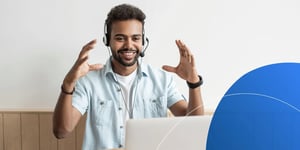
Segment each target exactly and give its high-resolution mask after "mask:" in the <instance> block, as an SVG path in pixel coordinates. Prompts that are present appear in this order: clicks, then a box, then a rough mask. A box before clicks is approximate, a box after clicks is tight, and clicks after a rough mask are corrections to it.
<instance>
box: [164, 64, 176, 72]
mask: <svg viewBox="0 0 300 150" xmlns="http://www.w3.org/2000/svg"><path fill="white" fill-rule="evenodd" d="M162 68H163V69H164V70H166V71H168V72H174V73H175V72H176V68H175V67H171V66H168V65H164V66H162Z"/></svg>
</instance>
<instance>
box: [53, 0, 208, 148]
mask: <svg viewBox="0 0 300 150" xmlns="http://www.w3.org/2000/svg"><path fill="white" fill-rule="evenodd" d="M145 18H146V16H145V14H144V13H143V12H142V11H141V10H140V9H139V8H137V7H135V6H132V5H129V4H121V5H118V6H115V7H114V8H112V9H111V11H110V12H109V13H108V15H107V19H106V21H105V36H104V39H103V41H104V44H105V45H106V46H108V47H109V48H110V51H111V54H112V55H111V56H110V57H109V59H108V60H107V62H106V64H104V65H102V64H93V65H91V64H88V53H89V52H90V51H91V50H92V49H93V47H94V46H95V44H96V40H92V41H90V42H89V43H87V44H86V45H85V46H84V47H83V48H82V50H81V52H80V54H79V57H78V59H77V61H76V62H75V64H74V65H73V67H72V68H71V70H70V71H69V72H68V73H67V75H66V76H65V79H64V81H63V83H62V85H61V93H60V96H59V98H58V101H57V104H56V107H55V111H54V116H53V132H54V134H55V136H56V137H57V138H64V137H66V136H68V135H69V134H70V133H71V132H72V131H73V130H74V128H75V127H76V125H77V123H78V122H79V120H80V118H81V117H82V116H83V115H84V114H86V115H87V118H86V128H85V135H84V141H83V147H82V149H83V150H94V149H97V150H98V149H111V148H121V147H123V145H124V142H125V131H124V130H125V122H126V120H128V119H132V118H153V117H167V115H168V113H167V112H168V109H169V110H170V111H171V112H172V113H173V114H174V115H175V116H184V115H203V113H204V108H203V102H202V98H201V91H200V85H201V84H202V78H201V76H200V75H198V73H197V70H196V66H195V60H194V56H193V55H192V54H191V51H190V50H189V49H188V48H187V46H186V45H185V44H184V43H183V42H182V41H180V40H176V41H175V43H176V45H177V47H178V50H179V53H180V60H179V64H178V66H176V67H172V66H167V65H164V66H163V69H164V70H161V69H157V68H154V67H152V66H151V65H149V64H144V63H142V61H140V57H143V56H144V55H145V54H144V52H145V49H146V48H147V45H146V46H145V44H148V39H147V38H146V37H145V35H144V20H145ZM170 72H171V73H175V74H177V75H178V76H179V77H181V78H182V79H183V80H186V81H187V85H188V87H189V99H188V100H185V99H184V97H183V96H182V94H181V93H180V92H179V91H178V89H177V87H176V84H175V82H174V78H173V76H172V74H171V73H170Z"/></svg>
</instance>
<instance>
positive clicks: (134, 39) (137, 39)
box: [132, 37, 141, 41]
mask: <svg viewBox="0 0 300 150" xmlns="http://www.w3.org/2000/svg"><path fill="white" fill-rule="evenodd" d="M140 39H141V38H140V37H133V38H132V40H133V41H139V40H140Z"/></svg>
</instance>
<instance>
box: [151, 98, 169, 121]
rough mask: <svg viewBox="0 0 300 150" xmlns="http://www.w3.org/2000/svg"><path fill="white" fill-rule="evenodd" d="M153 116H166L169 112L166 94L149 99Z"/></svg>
mask: <svg viewBox="0 0 300 150" xmlns="http://www.w3.org/2000/svg"><path fill="white" fill-rule="evenodd" d="M148 104H149V107H148V108H150V110H149V112H150V114H151V117H165V116H166V112H167V105H166V104H167V99H166V96H160V97H152V98H150V99H149V101H148Z"/></svg>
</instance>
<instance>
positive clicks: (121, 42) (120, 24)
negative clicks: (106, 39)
mask: <svg viewBox="0 0 300 150" xmlns="http://www.w3.org/2000/svg"><path fill="white" fill-rule="evenodd" d="M142 34H143V25H142V23H141V22H139V21H138V20H134V19H132V20H126V21H116V22H113V23H112V30H111V39H110V47H111V51H112V56H113V59H115V60H116V61H117V62H118V63H120V64H122V65H123V66H133V65H134V64H136V62H137V60H138V57H139V54H140V52H141V49H142V38H143V37H142Z"/></svg>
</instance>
